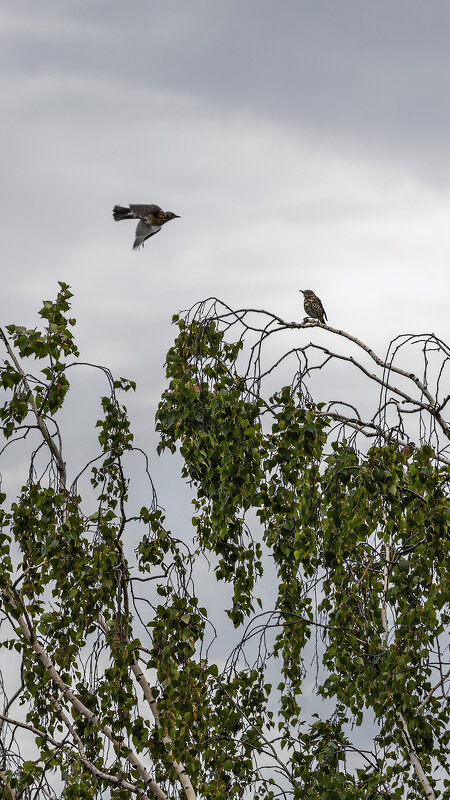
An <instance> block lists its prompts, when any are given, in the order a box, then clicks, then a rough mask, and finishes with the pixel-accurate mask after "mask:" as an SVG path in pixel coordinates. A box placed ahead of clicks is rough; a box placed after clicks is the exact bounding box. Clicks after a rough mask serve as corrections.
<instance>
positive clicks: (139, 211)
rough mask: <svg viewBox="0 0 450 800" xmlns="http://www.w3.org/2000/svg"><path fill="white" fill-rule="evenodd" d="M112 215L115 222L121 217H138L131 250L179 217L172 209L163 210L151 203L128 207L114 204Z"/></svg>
mask: <svg viewBox="0 0 450 800" xmlns="http://www.w3.org/2000/svg"><path fill="white" fill-rule="evenodd" d="M112 213H113V217H114V219H115V220H116V222H119V221H120V220H121V219H138V220H139V222H138V224H137V225H136V234H135V235H136V238H135V240H134V244H133V250H138V249H139V247H141V246H142V245H143V244H144V242H145V240H146V239H149V238H150V236H154V235H155V233H158V231H160V230H161V228H162V226H163V225H165V223H166V222H169V220H171V219H179V215H178V214H174V213H173V211H163V210H162V208H160V207H159V206H155V205H154V204H151V205H148V206H147V205H130V206H128V208H124V207H123V206H114V208H113V212H112Z"/></svg>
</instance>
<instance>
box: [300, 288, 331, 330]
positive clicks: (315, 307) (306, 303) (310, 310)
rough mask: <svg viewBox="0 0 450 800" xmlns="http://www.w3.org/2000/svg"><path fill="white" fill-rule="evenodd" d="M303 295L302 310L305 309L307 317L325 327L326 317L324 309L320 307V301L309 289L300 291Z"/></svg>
mask: <svg viewBox="0 0 450 800" xmlns="http://www.w3.org/2000/svg"><path fill="white" fill-rule="evenodd" d="M300 291H301V293H302V295H303V308H304V309H305V311H306V313H307V314H308V317H313V319H318V320H319V322H322V324H323V325H325V320H326V318H327V315H326V314H325V309H324V307H323V305H322V302H321V300H319V298H318V297H317V295H316V294H314V292H313V291H311V289H300Z"/></svg>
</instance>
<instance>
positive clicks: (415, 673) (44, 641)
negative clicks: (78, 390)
mask: <svg viewBox="0 0 450 800" xmlns="http://www.w3.org/2000/svg"><path fill="white" fill-rule="evenodd" d="M70 299H71V293H70V290H69V287H68V286H67V285H66V284H64V283H61V284H60V290H59V293H58V296H57V298H56V300H55V301H46V302H45V303H44V305H43V308H42V309H41V311H40V316H41V318H42V330H37V329H28V328H26V327H21V326H17V325H8V326H6V328H3V329H2V330H1V332H0V336H1V340H2V345H3V363H2V367H1V383H2V387H3V390H4V398H3V399H4V402H3V405H2V408H1V410H0V417H1V423H2V431H3V436H4V444H3V448H2V450H1V459H2V461H1V469H2V472H3V476H4V483H5V486H7V487H8V488H9V486H10V485H13V483H14V481H13V477H12V476H13V474H15V473H16V472H17V471H19V472H20V473H21V475H22V479H21V480H20V481H19V488H18V490H17V491H16V493H15V494H14V495H13V496H11V495H10V494H8V492H7V491H3V492H2V494H1V497H0V499H1V515H0V522H1V541H0V557H1V570H0V588H1V597H2V605H1V622H2V624H1V634H2V637H1V644H2V649H3V652H2V682H1V692H2V698H3V699H2V703H1V709H0V711H1V713H0V740H1V750H0V784H1V786H2V792H3V796H4V797H5V798H8V800H21V799H22V798H26V799H27V800H29V799H30V800H31V798H112V799H113V800H114V799H115V800H123V799H124V798H128V797H133V796H135V797H138V798H150V797H151V798H154V797H157V798H161V800H163V798H185V799H186V800H194V798H214V800H225V799H226V798H227V800H228V798H261V800H262V798H264V799H265V800H269V799H270V800H272V799H273V798H276V797H277V798H278V797H282V798H286V800H287V799H288V798H293V799H296V798H297V799H299V798H302V799H303V798H308V799H310V800H313V798H317V800H318V798H326V797H330V798H331V797H333V798H361V800H362V798H365V799H367V798H373V799H374V800H381V798H393V797H398V798H402V797H408V798H429V799H430V800H431V798H438V797H443V798H444V797H449V796H450V795H449V783H448V775H447V777H446V768H447V762H448V750H449V735H450V730H449V708H448V701H447V692H448V685H449V679H450V671H449V668H450V664H449V661H450V657H449V640H448V622H449V605H448V600H449V596H450V591H449V577H448V575H449V570H448V567H449V522H448V511H449V491H448V482H449V423H448V419H447V417H446V412H447V410H448V401H449V395H448V394H446V393H445V391H446V387H447V391H448V385H449V384H448V365H449V356H450V351H449V348H448V346H447V345H446V344H445V343H444V342H443V341H441V340H440V339H439V338H438V337H437V336H435V335H433V334H427V335H407V336H399V337H398V338H397V339H396V340H395V341H394V342H392V343H391V344H390V345H389V347H388V348H387V353H386V355H379V354H377V353H375V352H374V350H373V349H371V347H369V346H368V345H366V344H365V343H364V342H362V341H360V340H359V339H358V338H357V337H356V336H355V335H354V334H353V333H348V332H346V331H343V330H341V329H337V328H334V327H332V326H328V325H325V324H323V323H321V322H319V321H317V320H315V321H314V320H313V321H312V320H308V319H306V320H303V321H296V322H287V321H284V320H282V319H281V318H279V317H277V316H276V315H274V314H272V313H270V312H267V311H262V310H257V309H256V310H252V309H241V310H233V309H230V308H228V307H227V306H225V305H224V304H223V303H221V302H219V301H217V300H215V299H210V300H208V301H205V302H202V303H200V304H198V305H196V306H195V307H194V308H192V309H191V310H190V311H188V312H186V313H184V314H181V315H176V316H175V317H174V320H173V322H174V324H175V326H176V338H175V341H174V345H173V347H172V348H171V349H170V351H169V353H168V354H167V359H166V371H167V386H166V389H165V390H164V392H163V395H162V397H161V401H160V404H159V407H158V410H157V415H156V428H157V430H158V433H159V437H160V440H159V441H160V444H159V451H160V452H162V451H165V450H166V451H169V452H174V451H175V450H176V449H179V451H180V454H181V457H182V464H183V467H182V475H181V476H180V481H184V482H186V481H187V482H188V483H189V484H190V486H191V491H192V505H193V511H192V529H191V530H190V531H189V532H188V535H186V532H185V531H184V530H183V531H180V532H179V533H178V535H177V532H176V531H174V532H172V531H171V530H168V528H167V525H166V520H165V514H164V511H163V509H162V508H160V506H159V505H158V500H157V495H156V492H155V488H154V483H153V480H152V477H151V474H150V466H149V463H150V464H153V463H154V461H153V454H150V462H149V460H148V454H146V453H144V452H143V450H142V449H140V447H139V443H136V442H135V440H134V436H133V432H132V429H131V423H130V420H129V417H128V414H127V410H126V407H125V405H124V404H123V397H124V394H125V393H127V392H133V391H135V389H136V385H135V383H134V382H133V381H131V380H129V379H125V378H118V379H117V378H114V377H113V376H112V374H111V373H110V371H109V370H108V368H106V367H98V366H95V365H91V364H87V363H86V362H84V361H82V360H81V359H80V355H79V353H78V349H77V346H76V343H75V339H74V336H73V328H74V324H75V320H73V319H72V318H71V317H70V316H69V313H70ZM411 365H413V367H412V369H411ZM80 370H84V372H86V370H93V371H99V370H100V373H101V375H102V376H103V379H104V382H105V392H104V394H103V396H102V397H101V398H99V419H98V421H97V423H96V446H95V448H93V449H92V451H89V452H86V458H85V461H84V465H83V466H82V468H79V467H76V468H75V467H74V464H73V459H72V458H71V453H70V452H66V450H65V447H64V443H65V441H66V435H67V430H66V429H67V426H68V425H69V426H70V420H67V419H66V418H65V417H64V414H63V411H64V407H65V404H66V403H67V396H68V392H69V390H70V386H71V384H73V383H74V382H76V381H77V379H78V378H77V376H78V375H79V374H81V373H80ZM83 374H84V373H83ZM356 375H357V376H358V379H356V378H355V377H354V376H356ZM137 377H138V376H137ZM150 418H151V414H149V419H150ZM84 433H85V434H86V442H89V441H93V437H91V440H89V438H88V436H87V432H84ZM80 438H81V440H82V443H83V444H84V436H83V437H81V436H80ZM412 441H414V442H415V446H414V447H412V445H411V443H412ZM142 476H144V478H145V481H146V486H147V490H146V498H147V499H146V503H145V505H142V506H139V507H136V501H135V499H134V498H135V496H136V493H135V492H134V491H133V487H134V484H135V483H136V481H139V482H140V483H142ZM155 482H156V481H155ZM205 575H206V576H207V581H206V582H205ZM205 583H207V586H206V585H205ZM214 585H217V590H218V592H219V589H220V595H218V596H220V597H222V596H226V597H228V598H229V602H227V603H226V604H224V605H226V607H225V608H222V607H219V608H218V607H217V602H214ZM204 598H206V602H205V601H204ZM208 603H209V605H208ZM230 628H231V630H232V631H234V639H233V641H232V640H231V639H232V636H231V635H230V633H229V631H230ZM225 630H226V631H227V634H226V636H224V634H223V631H225Z"/></svg>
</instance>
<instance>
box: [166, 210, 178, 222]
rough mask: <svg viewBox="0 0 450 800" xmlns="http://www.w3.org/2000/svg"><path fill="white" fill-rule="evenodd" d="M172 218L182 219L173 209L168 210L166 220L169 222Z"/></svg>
mask: <svg viewBox="0 0 450 800" xmlns="http://www.w3.org/2000/svg"><path fill="white" fill-rule="evenodd" d="M170 219H180V215H179V214H174V213H173V211H166V222H169V220H170Z"/></svg>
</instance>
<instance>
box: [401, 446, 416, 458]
mask: <svg viewBox="0 0 450 800" xmlns="http://www.w3.org/2000/svg"><path fill="white" fill-rule="evenodd" d="M415 449H416V445H415V442H408V444H405V446H404V447H402V456H403V458H406V460H408V458H411V456H412V454H413V453H414V450H415Z"/></svg>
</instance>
